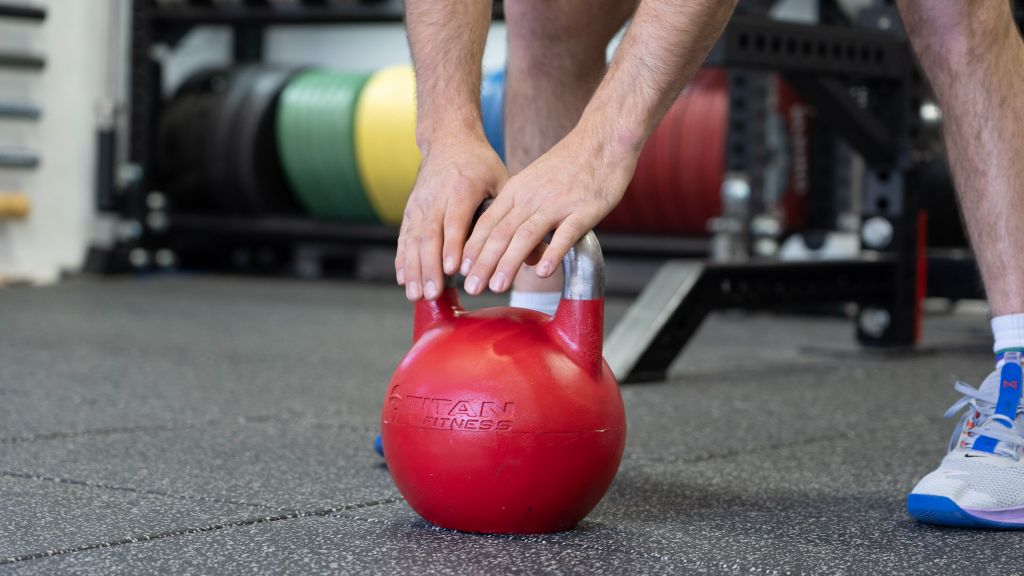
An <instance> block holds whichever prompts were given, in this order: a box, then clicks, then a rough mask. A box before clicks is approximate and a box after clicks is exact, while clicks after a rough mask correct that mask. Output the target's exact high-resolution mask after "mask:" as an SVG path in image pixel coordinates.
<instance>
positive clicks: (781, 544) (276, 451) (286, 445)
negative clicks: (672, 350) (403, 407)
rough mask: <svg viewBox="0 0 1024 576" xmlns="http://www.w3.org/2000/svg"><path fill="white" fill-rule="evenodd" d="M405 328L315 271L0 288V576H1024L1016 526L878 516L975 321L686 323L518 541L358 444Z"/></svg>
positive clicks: (972, 366)
mask: <svg viewBox="0 0 1024 576" xmlns="http://www.w3.org/2000/svg"><path fill="white" fill-rule="evenodd" d="M482 301H489V302H497V300H495V299H491V300H482ZM627 303H628V302H627V301H625V300H618V299H612V300H610V301H609V303H608V317H609V323H612V322H614V321H615V319H616V318H618V317H619V316H620V315H621V314H622V312H623V311H624V309H625V306H626V305H627ZM410 318H411V314H410V307H409V306H408V305H407V304H406V303H405V302H404V300H403V298H402V294H401V293H400V291H399V290H398V289H397V288H394V287H389V286H384V285H366V284H348V283H342V282H299V281H288V280H254V279H243V278H210V277H188V276H179V277H155V278H142V279H120V280H98V279H90V278H79V279H73V280H70V281H67V282H65V283H63V284H61V285H59V286H56V287H52V288H31V289H30V288H11V289H5V290H3V291H0V573H2V574H19V575H22V574H26V575H27V574H87V573H89V574H91V573H105V574H106V573H114V574H121V573H123V574H169V573H195V574H242V573H244V574H252V573H295V574H328V573H330V574H364V573H365V574H405V573H410V574H411V573H417V574H435V573H436V574H540V573H551V574H626V573H630V574H690V573H707V574H815V573H827V574H868V573H872V574H881V573H893V574H915V573H936V574H951V573H966V572H968V571H970V572H972V573H978V574H981V573H994V572H996V571H998V572H999V573H1001V574H1011V573H1022V572H1024V559H1022V558H1021V555H1020V553H1019V550H1020V542H1021V537H1020V536H1019V535H1018V534H1017V533H1011V532H995V531H967V530H958V529H942V528H935V527H930V526H924V525H919V524H915V523H914V522H912V521H911V520H910V519H909V518H908V517H907V515H906V513H905V512H904V508H903V507H904V500H903V499H904V495H905V493H906V492H907V491H908V490H909V489H910V488H911V487H912V485H913V482H914V481H915V480H916V479H917V478H918V477H919V476H920V475H922V474H924V473H925V472H927V471H928V470H930V469H931V468H932V467H934V466H935V465H936V464H937V462H938V460H939V458H940V457H941V455H942V453H943V449H944V444H945V442H946V440H947V438H948V434H949V433H950V430H951V426H952V423H951V422H949V421H945V420H943V419H942V412H943V411H944V410H945V408H946V407H947V406H948V405H949V404H950V403H951V402H952V401H954V400H955V399H956V394H955V392H954V391H953V390H952V382H953V380H954V379H955V378H957V377H960V378H963V379H966V380H968V381H971V382H973V383H977V382H978V381H979V380H980V379H981V378H982V377H983V376H985V374H987V372H988V371H989V370H990V365H991V360H990V355H989V350H988V346H989V343H988V339H989V337H988V335H987V320H986V317H985V316H984V314H982V313H957V314H939V315H931V316H929V317H928V319H927V322H926V334H927V341H926V343H925V347H924V349H923V351H922V352H919V353H916V354H912V355H902V356H893V357H886V358H880V357H876V356H871V355H865V354H862V353H858V352H856V350H857V349H856V347H855V346H854V345H853V338H852V334H851V329H852V326H851V323H850V322H848V321H845V320H842V319H837V318H823V317H777V316H772V315H739V314H722V315H718V316H715V317H713V318H712V319H711V320H710V321H709V322H708V323H707V324H706V325H705V326H704V328H702V329H701V331H700V332H699V333H698V335H697V339H696V340H695V341H694V343H693V345H692V346H691V347H690V348H689V349H688V350H687V352H686V353H685V354H684V356H683V357H682V358H681V361H680V362H679V363H678V365H677V366H676V368H675V369H674V371H673V374H672V377H671V378H670V380H669V381H667V382H664V383H659V384H645V385H627V386H625V387H624V388H623V396H624V399H625V403H626V408H627V411H628V418H629V426H630V431H629V440H628V443H627V449H626V455H625V457H624V460H623V463H622V467H621V469H620V471H619V475H618V477H617V479H616V481H615V483H614V485H613V486H612V488H611V490H610V492H609V494H608V495H607V497H606V498H605V500H604V501H603V502H602V503H601V504H600V505H599V506H598V508H597V509H596V510H595V511H594V512H593V513H592V514H591V515H590V516H589V517H588V518H587V519H586V520H585V521H584V522H583V524H581V525H580V527H579V528H578V529H577V530H575V531H572V532H568V533H562V534H556V535H547V536H537V537H486V536H478V535H467V534H460V533H455V532H450V531H445V530H440V529H436V528H432V527H430V526H429V525H427V524H425V523H424V522H423V521H421V520H420V519H418V518H417V516H416V515H415V514H414V513H413V512H412V511H411V510H410V509H409V508H408V507H407V506H406V504H405V503H404V502H403V501H402V500H401V499H400V498H399V496H398V494H397V492H396V490H395V489H394V487H393V485H392V483H391V481H390V479H389V478H388V473H387V470H386V468H385V467H384V465H383V464H382V462H381V460H380V459H379V458H378V456H377V455H376V454H375V453H374V452H373V451H372V450H371V448H370V443H371V440H372V438H373V436H374V435H375V434H376V432H377V418H378V410H379V405H380V402H381V399H382V397H383V394H384V388H385V385H386V382H387V379H388V377H389V375H390V372H391V370H392V368H393V367H394V365H395V364H396V362H397V361H398V359H399V358H400V357H401V355H402V353H403V351H404V350H405V349H406V348H407V346H408V344H409V331H410Z"/></svg>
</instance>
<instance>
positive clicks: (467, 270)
mask: <svg viewBox="0 0 1024 576" xmlns="http://www.w3.org/2000/svg"><path fill="white" fill-rule="evenodd" d="M510 210H511V206H510V202H508V201H507V200H506V201H503V200H502V197H501V196H498V198H497V199H495V200H494V202H493V203H492V204H491V207H490V208H488V209H487V210H486V211H485V212H484V213H483V214H482V215H481V216H480V218H479V219H478V220H477V222H476V225H475V226H474V227H473V233H472V234H471V235H470V237H469V240H467V241H466V246H465V248H463V250H462V265H461V266H460V268H459V271H460V272H461V273H462V275H463V276H465V277H466V292H468V293H470V294H473V295H476V294H479V293H481V292H483V289H484V287H485V286H486V285H487V284H486V283H487V281H488V280H489V279H490V270H491V269H493V262H492V268H491V269H489V270H487V275H486V277H483V275H482V274H483V272H484V270H483V269H482V268H478V267H477V260H479V257H480V254H481V252H482V251H483V250H484V248H485V246H486V244H487V243H488V242H489V241H490V236H491V233H492V231H493V230H494V229H495V226H497V225H498V224H499V223H501V222H502V221H503V220H504V218H505V215H506V214H508V212H509V211H510ZM509 237H510V238H511V231H510V232H509ZM494 262H497V258H494Z"/></svg>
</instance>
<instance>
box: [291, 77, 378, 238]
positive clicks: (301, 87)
mask: <svg viewBox="0 0 1024 576" xmlns="http://www.w3.org/2000/svg"><path fill="white" fill-rule="evenodd" d="M367 79H368V75H366V74H353V73H344V72H324V71H310V72H304V73H302V74H300V75H298V76H296V77H295V79H294V80H292V82H291V83H289V85H288V87H287V88H285V90H284V92H283V94H282V95H281V98H280V103H279V106H278V117H277V141H278V148H279V153H280V155H281V160H282V165H283V166H284V171H285V174H286V176H287V179H288V181H289V182H290V183H291V185H292V188H293V189H294V190H295V192H296V194H297V196H298V197H299V200H300V202H301V203H302V204H303V206H304V207H305V208H306V209H307V210H308V211H309V212H310V213H312V214H313V215H315V216H319V217H323V218H342V219H346V220H355V221H373V220H375V215H374V213H373V211H372V209H371V208H370V205H369V202H368V201H367V200H366V196H365V194H364V193H363V189H362V183H361V181H360V180H359V174H358V169H357V167H356V160H355V149H354V139H353V127H354V114H355V103H356V100H357V99H358V96H359V92H360V90H361V89H362V87H363V85H364V84H365V83H366V81H367Z"/></svg>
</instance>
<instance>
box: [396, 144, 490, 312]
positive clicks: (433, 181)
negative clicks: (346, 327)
mask: <svg viewBox="0 0 1024 576" xmlns="http://www.w3.org/2000/svg"><path fill="white" fill-rule="evenodd" d="M507 179H508V172H507V171H506V169H505V165H504V164H502V162H501V159H500V158H498V155H497V154H496V153H495V152H494V150H493V149H492V148H491V146H490V145H489V144H488V143H487V140H486V138H484V135H483V133H481V134H479V135H475V134H473V135H471V136H468V137H467V136H466V135H465V134H458V135H455V134H453V135H451V136H449V137H446V138H443V139H439V140H436V141H433V142H432V143H431V145H430V146H429V147H427V148H425V149H424V150H423V160H422V163H421V164H420V171H419V174H418V175H417V177H416V185H415V186H414V187H413V191H412V194H410V196H409V201H408V202H407V203H406V206H405V215H404V216H403V218H402V227H401V232H400V233H399V236H398V253H397V255H396V256H395V277H396V278H397V280H398V283H399V284H401V285H405V295H406V297H407V298H408V299H409V300H412V301H416V300H419V299H420V298H427V299H428V300H433V299H434V298H437V297H438V296H439V295H440V294H441V290H442V289H443V286H444V275H445V274H447V275H454V274H455V273H456V272H458V268H459V262H460V261H462V253H463V245H464V243H465V241H466V236H467V235H468V234H469V226H470V223H471V222H472V220H473V215H474V213H475V212H476V210H477V208H479V207H480V204H481V203H482V202H483V201H484V200H485V199H486V198H489V197H494V196H495V195H496V194H497V192H498V190H499V189H500V188H501V187H502V186H503V185H504V184H505V181H506V180H507Z"/></svg>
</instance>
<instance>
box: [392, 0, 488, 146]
mask: <svg viewBox="0 0 1024 576" xmlns="http://www.w3.org/2000/svg"><path fill="white" fill-rule="evenodd" d="M405 6H406V8H405V19H406V28H407V30H408V34H409V47H410V48H411V50H412V58H413V65H414V67H415V69H416V110H417V128H416V139H417V142H418V143H419V145H420V149H421V150H423V151H424V153H426V152H427V149H429V147H430V145H431V143H432V142H433V141H435V140H437V139H439V138H446V137H454V138H459V137H460V135H461V134H465V133H466V132H474V133H475V132H480V133H481V134H482V132H483V128H482V125H481V121H480V74H481V72H480V67H481V64H480V62H481V59H482V58H483V52H484V44H485V42H486V40H487V31H488V29H489V26H490V22H491V10H492V3H491V0H406V3H405Z"/></svg>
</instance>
